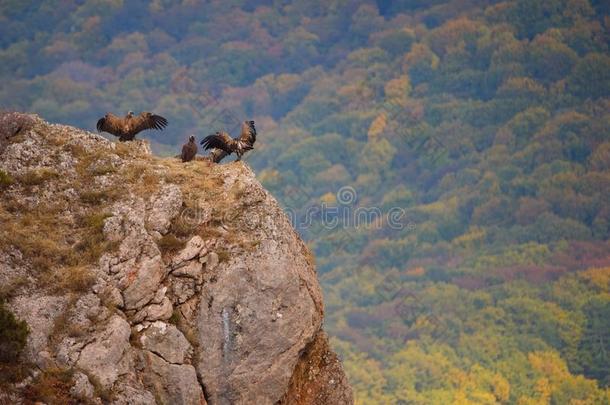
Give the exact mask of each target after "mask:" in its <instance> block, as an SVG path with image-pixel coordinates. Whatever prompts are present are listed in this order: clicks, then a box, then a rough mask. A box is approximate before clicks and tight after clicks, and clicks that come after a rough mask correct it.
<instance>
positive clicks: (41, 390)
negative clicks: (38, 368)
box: [23, 368, 79, 405]
mask: <svg viewBox="0 0 610 405" xmlns="http://www.w3.org/2000/svg"><path fill="white" fill-rule="evenodd" d="M73 373H74V372H73V371H72V370H69V369H60V368H55V369H48V370H44V371H42V372H41V373H40V374H39V375H38V376H37V377H36V378H35V379H34V380H33V381H32V383H31V384H30V385H28V386H27V387H26V388H25V389H24V390H23V397H24V399H25V400H26V401H27V403H35V402H44V403H47V404H50V405H55V404H77V403H79V402H78V400H77V399H76V398H73V397H72V395H70V388H71V387H72V377H73Z"/></svg>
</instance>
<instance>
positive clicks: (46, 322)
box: [10, 294, 69, 362]
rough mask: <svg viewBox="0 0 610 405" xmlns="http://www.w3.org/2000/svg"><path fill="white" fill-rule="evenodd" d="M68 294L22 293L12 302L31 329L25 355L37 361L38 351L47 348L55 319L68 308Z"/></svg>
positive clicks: (11, 304)
mask: <svg viewBox="0 0 610 405" xmlns="http://www.w3.org/2000/svg"><path fill="white" fill-rule="evenodd" d="M68 299H69V298H68V297H67V296H48V295H38V294H34V295H20V296H17V297H15V298H14V299H13V300H12V301H11V302H10V308H11V309H12V311H13V312H14V313H15V315H16V316H17V317H18V318H20V319H22V320H24V321H25V322H26V323H27V324H28V327H29V329H30V334H29V335H28V341H27V345H26V347H25V355H26V356H27V358H28V359H30V360H31V361H34V362H36V360H37V356H38V353H40V352H42V351H45V350H47V349H48V348H47V343H48V342H47V339H48V337H49V333H50V332H51V330H52V329H53V324H54V322H55V320H56V319H57V318H58V317H59V316H60V315H61V314H62V313H63V312H64V311H65V310H66V307H67V304H68Z"/></svg>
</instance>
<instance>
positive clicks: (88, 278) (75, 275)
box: [41, 265, 96, 293]
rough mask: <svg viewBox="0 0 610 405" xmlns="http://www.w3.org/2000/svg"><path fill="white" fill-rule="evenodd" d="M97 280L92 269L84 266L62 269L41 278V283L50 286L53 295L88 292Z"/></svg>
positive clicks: (47, 273) (45, 274)
mask: <svg viewBox="0 0 610 405" xmlns="http://www.w3.org/2000/svg"><path fill="white" fill-rule="evenodd" d="M95 280H96V278H95V274H93V272H92V271H91V269H90V268H89V267H88V266H82V265H80V266H71V267H61V268H59V269H57V270H56V271H50V272H46V273H44V274H43V275H42V276H41V282H42V283H43V284H45V285H48V286H50V287H49V288H50V289H51V292H53V293H64V292H66V291H73V292H86V291H88V290H89V288H91V286H93V284H95Z"/></svg>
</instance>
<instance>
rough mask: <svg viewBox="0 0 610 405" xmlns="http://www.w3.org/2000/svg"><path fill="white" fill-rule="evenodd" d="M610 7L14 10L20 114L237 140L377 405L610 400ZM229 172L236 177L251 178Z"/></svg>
mask: <svg viewBox="0 0 610 405" xmlns="http://www.w3.org/2000/svg"><path fill="white" fill-rule="evenodd" d="M609 13H610V2H607V1H605V0H506V1H492V0H454V1H443V0H434V1H423V0H397V1H386V0H378V1H365V0H362V1H359V0H330V1H322V0H320V1H317V0H307V1H291V0H275V1H272V0H267V1H265V0H241V1H239V0H234V1H200V0H182V1H180V0H154V1H137V0H135V1H121V0H80V1H67V0H54V1H51V0H49V1H21V0H15V1H6V0H3V1H0V80H1V83H2V84H1V85H0V107H1V108H3V109H8V110H19V111H27V112H33V113H37V114H39V115H41V116H42V117H43V118H45V119H47V120H49V121H52V122H58V123H63V124H70V125H75V126H78V127H82V128H85V129H89V130H92V131H93V130H95V123H96V121H97V119H98V118H100V117H102V116H103V115H104V114H105V113H106V112H108V111H110V112H113V113H115V114H119V115H123V114H125V113H126V112H127V111H128V110H133V111H135V112H136V113H139V112H140V111H152V112H154V113H156V114H160V115H162V116H164V117H166V118H167V119H168V120H169V122H170V124H169V127H168V128H166V130H165V131H163V132H155V131H148V132H146V133H144V134H143V135H144V137H145V138H147V139H149V140H150V141H151V143H152V145H153V148H154V150H155V152H156V153H159V154H162V155H168V156H170V155H175V154H177V153H178V151H179V147H180V145H182V143H183V142H185V141H186V139H187V138H188V136H189V135H190V134H194V135H196V136H197V137H198V139H201V138H202V137H203V136H205V135H207V134H209V133H212V132H214V131H216V130H220V129H225V130H229V131H232V132H233V135H237V133H236V131H237V128H238V126H239V123H240V122H241V121H243V120H244V119H253V120H255V121H256V125H257V129H258V133H259V136H258V139H257V143H256V145H255V148H256V149H255V150H254V151H253V152H251V153H249V154H248V155H246V158H245V160H246V161H247V162H248V164H250V165H251V166H252V167H253V168H254V170H255V171H256V175H257V177H258V179H259V180H260V181H261V182H262V183H263V184H264V185H265V187H267V189H268V190H270V191H271V193H272V194H273V195H274V196H275V197H276V198H277V199H278V200H279V201H280V203H281V204H282V205H283V206H284V207H285V208H286V212H287V213H288V214H289V215H290V217H291V219H292V221H293V223H294V225H295V227H296V228H297V230H298V231H299V233H300V234H301V235H302V236H303V238H304V239H305V240H306V241H307V243H308V245H309V246H310V248H311V249H312V251H313V252H314V253H315V256H316V260H317V265H318V275H319V278H320V281H321V283H322V286H323V289H324V294H325V302H326V325H325V328H326V329H327V330H328V332H329V333H330V335H331V336H332V342H333V345H334V348H335V350H337V351H338V352H339V353H340V355H341V357H342V359H343V362H344V364H345V368H346V371H347V373H348V375H349V378H350V382H351V384H352V385H353V387H354V391H355V395H356V402H357V403H358V404H432V403H438V404H450V403H456V404H498V403H500V404H608V402H609V401H610V391H609V389H608V386H609V385H610V244H609V242H608V238H609V235H610V55H609V50H608V46H609V43H610V32H609V29H610V16H609ZM229 160H233V158H232V157H231V158H230V159H229Z"/></svg>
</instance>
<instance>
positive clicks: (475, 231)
mask: <svg viewBox="0 0 610 405" xmlns="http://www.w3.org/2000/svg"><path fill="white" fill-rule="evenodd" d="M486 235H487V232H485V229H483V228H481V227H478V226H473V227H470V229H468V232H466V233H465V234H463V235H461V236H459V237H457V238H455V239H454V240H453V241H452V242H451V243H452V244H454V245H457V246H460V247H464V248H467V249H470V248H473V247H475V246H478V245H479V244H480V243H481V242H482V241H483V240H484V239H485V236H486Z"/></svg>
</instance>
